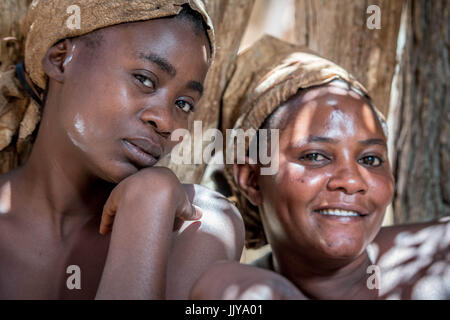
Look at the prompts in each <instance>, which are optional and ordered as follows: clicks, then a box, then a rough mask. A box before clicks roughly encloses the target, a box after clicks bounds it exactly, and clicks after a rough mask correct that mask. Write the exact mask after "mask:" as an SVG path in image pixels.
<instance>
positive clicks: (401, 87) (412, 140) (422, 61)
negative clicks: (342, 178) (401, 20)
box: [393, 0, 450, 223]
mask: <svg viewBox="0 0 450 320" xmlns="http://www.w3.org/2000/svg"><path fill="white" fill-rule="evenodd" d="M407 4H408V6H407V32H406V43H405V50H404V53H403V57H402V60H401V66H400V67H401V69H400V75H399V83H398V91H399V101H398V104H397V107H396V110H395V114H394V125H395V126H394V128H395V130H394V132H393V134H394V135H395V142H394V143H395V159H394V168H393V169H394V175H395V178H396V181H397V188H396V194H395V198H394V221H395V222H396V223H401V222H413V221H425V220H432V219H436V218H438V217H441V216H446V215H450V105H449V104H450V100H449V92H450V90H449V89H450V86H449V83H448V81H449V80H450V62H449V61H450V60H449V46H450V16H449V11H450V2H449V1H447V0H436V1H421V0H408V3H407Z"/></svg>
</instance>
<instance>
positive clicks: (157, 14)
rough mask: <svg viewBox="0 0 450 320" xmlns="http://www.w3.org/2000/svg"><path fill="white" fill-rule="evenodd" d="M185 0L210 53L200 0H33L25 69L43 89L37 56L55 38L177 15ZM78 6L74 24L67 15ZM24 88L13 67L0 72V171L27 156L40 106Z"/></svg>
mask: <svg viewBox="0 0 450 320" xmlns="http://www.w3.org/2000/svg"><path fill="white" fill-rule="evenodd" d="M185 4H188V5H189V6H190V7H191V8H192V9H193V10H195V11H197V12H199V13H200V14H201V15H202V17H203V20H204V21H205V24H206V25H207V27H208V30H207V32H208V37H209V40H210V43H211V50H212V55H211V56H212V57H213V56H214V53H215V38H214V29H213V25H212V22H211V19H210V17H209V16H208V14H207V13H206V11H205V7H204V4H203V2H202V1H201V0H75V1H74V0H34V1H33V2H32V3H31V5H30V7H29V9H28V12H27V15H26V17H25V19H24V26H23V29H24V33H25V34H26V43H25V67H26V71H27V73H28V75H29V76H30V78H31V80H32V82H33V83H34V84H35V85H36V86H38V87H39V88H41V89H45V86H46V82H47V79H46V75H45V73H44V70H43V68H42V58H43V57H44V55H45V54H46V53H47V51H48V49H49V48H50V47H51V46H53V45H54V44H55V43H57V42H58V41H60V40H63V39H66V38H71V37H77V36H82V35H84V34H87V33H89V32H92V31H94V30H97V29H100V28H104V27H108V26H113V25H117V24H121V23H126V22H136V21H143V20H150V19H156V18H163V17H168V16H173V15H177V14H178V13H180V11H181V10H182V9H183V8H182V5H185ZM78 9H79V22H80V24H79V28H78V25H76V24H75V25H74V24H73V22H74V20H72V19H73V17H74V14H77V13H78V12H77V10H78ZM211 60H212V59H211ZM22 83H23V82H22ZM24 89H26V88H23V87H22V85H21V83H20V82H19V81H18V79H17V75H16V71H15V70H14V68H13V67H11V68H9V69H7V70H6V71H4V72H0V173H3V172H6V171H8V170H11V169H12V168H15V167H16V166H17V165H20V164H21V163H23V162H24V161H25V160H26V159H27V157H28V155H29V152H30V151H31V147H32V138H33V136H34V135H35V133H36V128H37V126H38V124H39V121H40V114H41V110H40V106H39V105H38V103H37V102H35V101H34V100H32V99H30V96H29V94H27V92H25V90H24ZM30 91H33V89H32V88H31V89H29V88H28V92H30ZM40 98H42V97H38V99H37V100H39V99H40ZM15 137H17V141H15V140H14V138H15ZM13 141H15V143H12V142H13Z"/></svg>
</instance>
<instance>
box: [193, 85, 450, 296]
mask: <svg viewBox="0 0 450 320" xmlns="http://www.w3.org/2000/svg"><path fill="white" fill-rule="evenodd" d="M286 115H288V116H286ZM275 117H278V118H279V119H286V120H280V121H277V119H275V123H277V122H278V124H279V127H280V128H283V129H281V130H280V145H279V170H278V172H277V174H275V175H272V176H270V175H265V176H264V175H260V174H259V172H260V165H250V164H245V165H235V180H236V181H237V182H238V184H239V187H240V189H241V191H242V192H244V194H245V195H246V196H247V198H248V199H249V200H250V201H251V202H252V203H253V204H254V205H257V206H260V208H261V209H262V210H261V211H262V220H263V225H264V230H265V234H266V236H267V239H268V242H269V243H270V245H271V248H272V255H271V256H270V255H269V256H266V257H265V258H263V259H262V260H261V261H259V263H260V265H261V266H264V265H265V267H267V266H269V265H271V266H272V268H273V270H274V271H276V273H273V272H270V271H267V270H262V269H258V268H255V267H250V266H245V267H244V266H242V267H239V264H237V263H221V264H217V265H216V266H215V267H214V268H212V269H210V271H208V273H207V274H206V275H205V276H204V277H203V278H202V280H201V281H199V283H198V284H197V286H196V288H195V289H194V291H193V297H195V298H220V297H223V296H224V294H225V293H226V292H230V290H229V288H230V286H231V285H232V284H236V285H237V286H238V287H239V288H240V290H235V292H236V295H235V296H231V298H242V296H245V294H250V293H251V292H252V290H253V289H251V287H252V286H253V287H254V286H255V284H262V285H263V288H264V287H266V289H268V290H267V294H266V299H267V298H269V299H305V298H314V299H377V298H394V297H395V298H401V299H411V298H413V297H419V296H420V295H421V294H423V293H421V292H420V291H417V290H416V291H415V285H416V284H418V283H419V282H420V281H421V280H424V281H422V282H421V285H422V286H423V287H426V286H429V285H430V279H431V277H434V278H433V279H431V280H432V281H435V279H436V277H437V278H439V277H441V280H440V282H441V283H442V281H443V279H445V272H446V271H445V270H446V269H447V270H449V268H448V262H445V261H446V260H445V259H446V258H445V256H446V254H448V252H449V251H448V247H449V243H448V240H447V241H446V240H443V239H442V238H443V235H444V234H445V230H446V228H447V225H448V224H445V223H425V224H418V225H410V226H395V227H387V228H382V229H381V231H380V228H381V223H382V220H383V217H384V213H385V210H386V207H387V206H388V204H389V203H390V202H391V200H392V196H393V190H394V179H393V176H392V173H391V170H390V166H389V162H388V158H387V146H386V138H385V136H384V134H383V131H382V128H381V125H380V124H379V122H378V120H377V118H376V115H375V113H374V112H373V111H372V109H371V108H370V106H369V104H368V102H367V101H366V100H365V99H364V98H362V97H360V96H359V95H358V94H356V93H355V92H353V91H350V90H348V89H346V88H345V87H343V86H342V85H340V84H339V83H331V84H329V85H326V86H322V87H319V88H314V89H310V90H307V91H306V92H304V93H302V94H299V95H298V96H296V97H294V98H292V99H291V100H289V102H287V103H286V105H285V106H283V107H282V108H281V109H280V112H278V113H277V114H275ZM279 119H278V120H279ZM280 123H282V125H281V124H280ZM338 210H339V211H338ZM336 213H339V214H341V216H337V215H336ZM342 215H346V216H342ZM447 229H448V228H447ZM432 230H433V231H432ZM418 232H422V236H423V235H424V232H425V233H426V232H430V235H429V238H430V239H432V237H431V233H432V232H436V233H437V234H438V235H439V234H440V235H439V236H438V237H439V238H441V240H440V241H439V243H437V242H433V241H432V242H431V243H430V242H428V244H426V245H422V244H425V241H424V240H423V238H421V236H416V235H415V234H417V233H418ZM400 234H402V235H401V236H403V237H404V238H403V239H405V238H406V240H403V243H404V244H402V245H399V238H398V237H399V235H400ZM407 242H410V243H413V244H410V245H409V246H410V247H408V246H407V245H406V243H407ZM369 244H371V247H376V250H377V251H378V255H377V258H376V259H375V261H374V263H375V264H376V265H378V266H379V267H380V270H381V283H380V287H379V289H380V290H378V289H376V288H375V289H369V287H368V285H367V281H368V280H370V279H369V277H370V276H371V275H372V274H373V272H370V273H368V272H367V270H368V267H369V266H370V265H372V264H373V263H372V262H371V261H370V259H369V256H368V254H367V251H366V248H367V247H368V245H369ZM411 246H412V247H411ZM425 246H426V248H427V249H425ZM414 247H415V248H417V249H414ZM420 248H421V249H420ZM395 250H397V251H395ZM408 250H409V251H408ZM411 250H413V252H414V250H417V252H418V253H417V254H412V255H410V256H409V258H405V259H404V261H402V260H400V261H397V262H395V263H393V262H392V261H393V260H392V259H393V258H394V260H395V258H396V257H397V255H399V256H400V255H401V254H403V253H405V252H411ZM425 251H426V253H423V254H420V252H425ZM395 252H397V253H395ZM389 255H390V257H389ZM424 258H426V259H428V260H424ZM268 259H270V260H268ZM421 260H422V262H420V261H421ZM411 261H418V262H420V263H421V264H420V266H419V265H418V264H413V263H411ZM424 261H425V262H424ZM413 265H414V266H415V267H413ZM240 269H242V270H241V271H240ZM438 269H439V270H438ZM441 269H442V270H441ZM395 270H398V271H399V273H398V274H395ZM432 270H433V271H432ZM411 272H412V274H411ZM218 274H221V275H223V276H222V278H221V279H224V278H226V279H225V280H223V282H222V283H223V284H224V285H223V286H222V285H221V284H216V286H215V287H214V286H212V285H211V284H209V287H210V288H214V289H211V291H208V290H207V289H206V286H205V283H206V282H207V281H208V279H209V280H210V281H212V279H213V277H214V275H215V276H217V275H218ZM236 274H240V276H239V279H238V278H236V277H235V276H233V275H236ZM402 274H407V275H408V276H406V277H402ZM250 275H251V277H252V279H253V281H252V283H250V284H249V283H246V284H245V285H242V286H240V285H239V284H240V283H241V281H242V280H243V279H246V278H247V276H250ZM280 275H282V276H283V277H285V278H286V279H288V280H289V281H290V283H286V282H285V280H284V281H283V280H282V278H281V277H280ZM447 276H448V275H447ZM203 281H205V282H203ZM271 281H272V282H273V283H276V284H278V287H279V288H281V289H279V288H277V286H273V285H272V286H269V285H267V283H270V282H271ZM227 290H228V291H227ZM258 290H259V291H261V288H259V289H258ZM438 298H439V297H438ZM445 298H446V297H445V295H444V296H441V297H440V299H445Z"/></svg>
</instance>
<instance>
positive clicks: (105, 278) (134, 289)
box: [96, 168, 197, 299]
mask: <svg viewBox="0 0 450 320" xmlns="http://www.w3.org/2000/svg"><path fill="white" fill-rule="evenodd" d="M175 217H178V218H181V219H183V220H184V219H196V218H197V216H196V210H195V209H194V208H193V206H192V205H191V203H190V201H189V199H188V196H187V194H186V192H185V191H184V188H183V187H182V185H181V184H180V182H179V181H178V179H177V178H176V176H175V175H174V174H173V173H172V172H171V171H170V170H168V169H166V168H148V169H144V170H141V171H139V172H138V173H136V174H135V175H133V176H130V177H129V178H127V179H125V180H123V181H122V182H121V183H120V184H119V185H117V187H116V188H115V189H114V190H113V192H112V193H111V195H110V197H109V198H108V201H107V202H106V204H105V207H104V210H103V216H102V225H101V232H102V233H106V232H108V230H109V229H110V228H111V226H112V221H114V225H113V226H112V234H111V242H110V246H109V250H108V256H107V259H106V263H105V268H104V270H103V274H102V278H101V281H100V285H99V288H98V291H97V295H96V298H97V299H163V298H164V297H165V288H166V276H167V262H168V258H169V249H170V244H171V234H172V230H173V227H174V221H175Z"/></svg>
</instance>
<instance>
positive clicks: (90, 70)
mask: <svg viewBox="0 0 450 320" xmlns="http://www.w3.org/2000/svg"><path fill="white" fill-rule="evenodd" d="M100 35H101V41H100V44H98V45H97V47H95V48H89V46H88V45H87V44H86V41H82V40H81V38H79V39H80V40H78V39H74V40H73V42H72V43H73V47H72V48H69V50H70V54H69V55H68V56H66V60H65V62H64V79H63V80H64V81H62V82H61V83H57V82H53V85H56V86H57V90H56V91H57V93H56V94H55V95H56V96H57V101H58V103H57V104H58V105H59V107H58V110H57V111H56V115H53V116H52V120H54V121H55V122H56V123H57V124H59V128H60V132H61V133H62V134H61V136H62V138H61V139H60V140H61V141H60V142H61V144H62V145H70V148H72V149H71V150H75V152H74V153H72V154H76V156H77V157H79V156H80V157H81V158H82V161H83V163H87V164H88V165H89V168H90V170H91V171H92V172H93V173H94V174H95V175H96V176H99V177H101V178H103V179H105V180H107V181H111V182H119V181H120V180H122V179H123V178H125V177H127V176H129V175H130V174H133V173H135V172H136V171H137V170H139V169H140V168H143V167H148V166H153V165H154V164H155V163H156V162H157V161H158V159H160V158H161V157H163V156H164V155H165V154H167V153H169V152H170V151H171V149H172V148H173V147H174V145H175V144H176V142H173V141H171V139H170V135H171V133H172V132H173V131H174V130H175V129H177V128H187V127H188V123H189V119H191V117H190V115H191V114H192V112H193V111H194V109H195V106H196V105H197V104H198V101H199V99H200V97H201V95H202V90H203V86H202V84H203V82H204V79H205V76H206V73H207V70H208V67H209V50H210V49H209V43H208V39H207V36H206V34H198V33H197V34H196V33H195V32H194V27H193V26H192V25H190V22H189V21H185V20H180V19H173V18H166V19H156V20H150V21H144V22H136V23H129V24H123V25H117V26H113V27H109V28H106V29H104V30H101V33H100ZM51 85H52V83H51ZM50 88H51V86H50Z"/></svg>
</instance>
